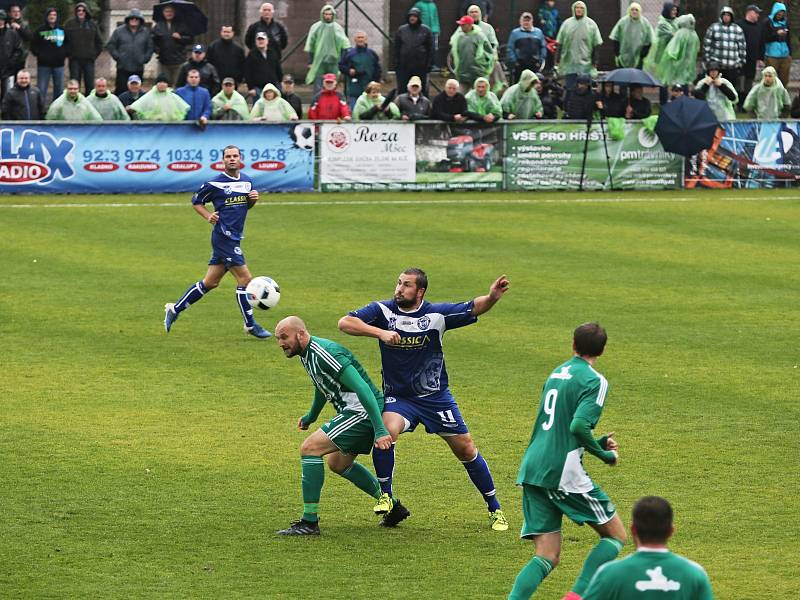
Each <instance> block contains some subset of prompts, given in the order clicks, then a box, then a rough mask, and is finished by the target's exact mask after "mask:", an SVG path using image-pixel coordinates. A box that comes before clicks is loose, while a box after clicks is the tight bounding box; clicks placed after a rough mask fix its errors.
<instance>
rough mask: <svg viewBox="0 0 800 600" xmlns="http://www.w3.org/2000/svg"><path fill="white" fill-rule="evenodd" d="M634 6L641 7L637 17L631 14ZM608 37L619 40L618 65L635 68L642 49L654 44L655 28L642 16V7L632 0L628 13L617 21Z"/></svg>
mask: <svg viewBox="0 0 800 600" xmlns="http://www.w3.org/2000/svg"><path fill="white" fill-rule="evenodd" d="M632 8H638V9H639V16H638V17H637V18H635V19H634V18H633V17H632V16H631V9H632ZM608 37H609V38H611V39H612V40H614V41H615V42H619V57H618V59H617V66H618V67H628V68H634V69H635V68H637V67H638V66H639V60H640V59H641V56H642V50H643V49H644V48H646V47H647V46H652V45H653V28H652V27H651V26H650V22H649V21H648V20H647V19H645V18H644V17H643V16H642V7H641V6H640V5H639V4H637V3H636V2H632V3H631V5H630V6H629V7H628V14H627V15H626V16H624V17H622V18H621V19H620V20H619V21H617V24H616V25H614V29H612V30H611V35H609V36H608Z"/></svg>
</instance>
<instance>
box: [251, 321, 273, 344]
mask: <svg viewBox="0 0 800 600" xmlns="http://www.w3.org/2000/svg"><path fill="white" fill-rule="evenodd" d="M244 330H245V331H246V332H247V333H249V334H250V335H252V336H255V337H257V338H259V339H262V340H263V339H265V338H268V337H272V334H271V333H270V332H269V331H267V330H266V329H264V328H263V327H262V326H261V325H259V324H258V323H254V324H253V326H252V327H247V326H246V325H245V328H244Z"/></svg>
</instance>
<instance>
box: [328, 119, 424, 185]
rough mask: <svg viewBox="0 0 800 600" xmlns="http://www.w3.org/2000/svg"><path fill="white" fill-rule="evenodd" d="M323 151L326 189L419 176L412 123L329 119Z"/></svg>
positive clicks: (399, 180)
mask: <svg viewBox="0 0 800 600" xmlns="http://www.w3.org/2000/svg"><path fill="white" fill-rule="evenodd" d="M319 154H320V161H321V162H320V183H321V184H322V189H323V190H324V191H327V190H373V189H385V188H390V187H391V184H403V183H413V182H414V180H415V178H416V163H415V161H414V125H413V124H411V123H380V122H377V123H371V122H370V123H342V124H336V123H325V124H323V125H322V127H321V128H320V152H319Z"/></svg>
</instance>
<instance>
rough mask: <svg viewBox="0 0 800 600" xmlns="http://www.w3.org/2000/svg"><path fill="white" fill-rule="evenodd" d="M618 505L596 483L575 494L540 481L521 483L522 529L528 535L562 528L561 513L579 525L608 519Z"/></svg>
mask: <svg viewBox="0 0 800 600" xmlns="http://www.w3.org/2000/svg"><path fill="white" fill-rule="evenodd" d="M616 512H617V508H616V507H615V506H614V503H613V502H611V500H610V499H609V497H608V496H606V493H605V492H604V491H603V490H602V489H600V488H599V487H597V486H594V488H593V489H592V490H591V491H589V492H586V493H583V494H575V493H569V492H562V491H559V490H548V489H545V488H543V487H539V486H538V485H528V484H527V483H526V484H523V486H522V515H523V517H524V521H523V523H522V531H521V532H520V534H519V535H520V537H522V538H527V537H531V536H534V535H540V534H542V533H553V532H556V531H561V517H562V516H563V515H566V516H567V517H569V518H570V519H571V520H572V521H574V522H575V523H577V524H578V525H583V524H584V523H594V524H597V525H602V524H603V523H608V522H609V521H610V520H611V519H612V518H613V517H614V515H615V514H616Z"/></svg>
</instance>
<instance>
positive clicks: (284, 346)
mask: <svg viewBox="0 0 800 600" xmlns="http://www.w3.org/2000/svg"><path fill="white" fill-rule="evenodd" d="M275 339H276V340H277V342H278V345H279V346H280V347H281V350H283V353H284V354H285V355H286V358H292V357H293V356H299V357H300V362H301V363H303V367H304V368H305V370H306V372H307V373H308V375H309V376H310V377H311V380H312V381H313V382H314V400H313V401H312V403H311V408H310V409H309V410H308V412H307V413H306V414H305V415H303V416H302V417H300V418H299V419H298V420H297V428H298V429H301V430H306V429H308V427H309V425H311V423H313V422H314V421H316V420H317V417H318V416H319V413H320V411H322V408H323V407H324V406H325V402H326V401H327V402H330V403H331V404H333V406H334V408H335V409H336V416H335V417H333V418H332V419H331V420H329V421H327V422H326V423H323V424H322V425H321V426H320V428H319V429H317V430H316V431H315V432H314V433H312V434H311V435H309V436H308V437H307V438H306V439H305V441H304V442H303V443H302V445H301V446H300V466H301V468H302V473H303V479H302V482H303V483H302V487H303V516H302V517H301V518H300V519H298V520H297V521H293V522H292V523H291V525H290V526H289V527H288V528H287V529H282V530H281V531H279V532H278V533H279V534H280V535H319V533H320V531H319V517H318V515H317V510H318V508H319V499H320V494H321V492H322V484H323V482H324V480H325V469H324V467H323V462H322V457H323V456H327V457H328V458H327V460H328V468H329V469H330V470H331V471H333V472H334V473H338V474H339V475H341V476H342V477H344V478H345V479H347V480H349V481H351V482H352V483H353V485H355V486H356V487H357V488H359V489H360V490H362V491H364V492H365V493H367V494H369V495H370V496H372V497H373V498H375V499H376V500H379V499H380V497H381V488H380V484H379V483H378V480H377V479H376V478H375V476H374V475H373V474H372V473H370V472H369V471H368V470H367V469H366V468H365V467H364V466H363V465H360V464H358V463H357V462H355V459H356V455H358V454H369V453H370V452H371V451H372V448H373V446H374V447H375V448H380V449H382V450H387V449H388V448H390V447H391V445H392V436H390V435H389V432H388V431H387V430H386V427H385V426H384V425H383V420H382V417H381V411H382V410H383V394H382V393H381V392H380V391H379V390H378V388H377V387H375V385H374V384H373V383H372V380H371V379H370V378H369V375H367V372H366V371H365V370H364V368H363V367H362V366H361V364H360V363H359V362H358V360H356V357H355V356H353V354H352V353H351V352H350V351H349V350H348V349H347V348H345V347H344V346H341V345H339V344H337V343H336V342H332V341H330V340H326V339H323V338H318V337H314V336H312V335H311V334H310V333H309V332H308V329H306V325H305V323H303V321H302V319H300V318H299V317H295V316H291V317H286V318H285V319H283V320H282V321H280V322H279V323H278V325H277V326H276V327H275ZM409 514H410V513H409V512H408V510H407V509H406V508H405V507H404V506H403V505H402V504H400V503H399V502H398V501H397V500H396V499H395V500H394V504H393V507H392V509H391V512H389V513H387V514H386V515H385V517H384V520H383V521H382V523H381V524H383V525H387V526H394V525H396V524H397V523H399V522H400V521H402V520H403V519H405V518H406V517H408V516H409ZM390 517H391V518H390Z"/></svg>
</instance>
